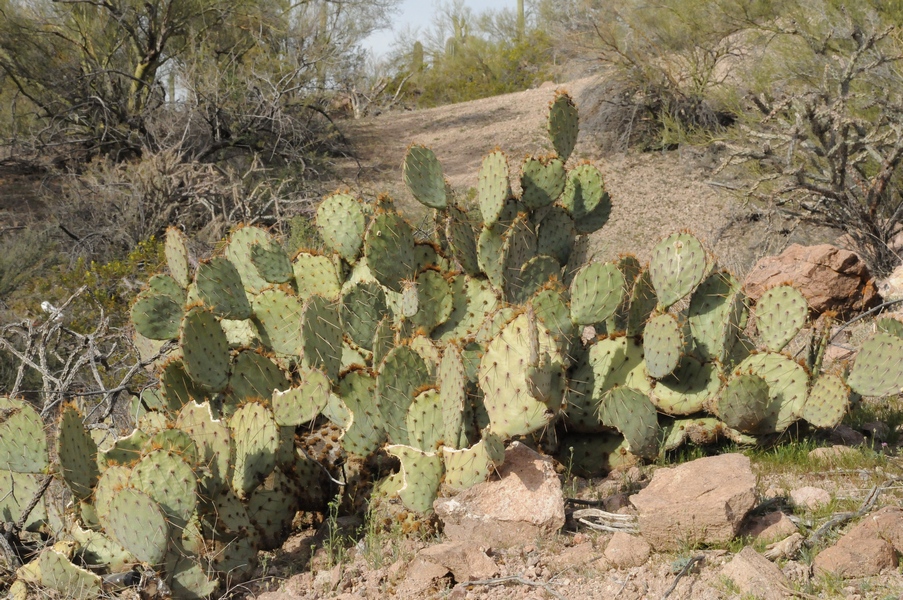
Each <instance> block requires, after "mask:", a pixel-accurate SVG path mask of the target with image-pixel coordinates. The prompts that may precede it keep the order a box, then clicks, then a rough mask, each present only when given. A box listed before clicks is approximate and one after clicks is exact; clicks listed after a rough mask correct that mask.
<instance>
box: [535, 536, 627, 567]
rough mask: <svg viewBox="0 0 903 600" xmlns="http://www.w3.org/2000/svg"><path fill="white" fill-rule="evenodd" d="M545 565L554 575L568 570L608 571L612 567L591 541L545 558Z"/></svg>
mask: <svg viewBox="0 0 903 600" xmlns="http://www.w3.org/2000/svg"><path fill="white" fill-rule="evenodd" d="M542 562H543V564H544V565H545V566H546V567H548V568H549V569H550V570H551V571H552V572H553V573H561V572H563V571H565V570H568V569H589V570H592V571H596V572H604V571H607V570H608V569H609V568H610V567H611V565H609V564H608V561H606V560H605V556H604V555H603V554H602V553H601V552H598V551H596V549H595V548H594V547H593V543H592V542H590V541H586V542H582V543H580V544H574V545H573V546H571V547H569V548H564V549H563V550H561V551H560V552H555V553H554V554H550V555H548V556H546V557H545V558H543V560H542Z"/></svg>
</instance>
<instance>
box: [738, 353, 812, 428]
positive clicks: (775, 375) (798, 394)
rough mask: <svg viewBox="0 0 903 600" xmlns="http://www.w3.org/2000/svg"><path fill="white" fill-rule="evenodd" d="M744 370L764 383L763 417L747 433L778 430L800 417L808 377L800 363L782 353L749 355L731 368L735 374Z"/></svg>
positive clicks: (804, 400) (807, 386) (805, 396)
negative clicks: (765, 386) (765, 384)
mask: <svg viewBox="0 0 903 600" xmlns="http://www.w3.org/2000/svg"><path fill="white" fill-rule="evenodd" d="M744 373H751V374H753V375H758V376H759V377H761V378H762V379H764V380H765V381H766V382H767V383H768V398H769V403H768V407H767V409H766V411H765V416H764V417H763V418H762V420H761V421H760V422H759V425H758V426H757V427H756V430H755V431H754V432H751V433H779V432H781V431H784V430H785V429H787V428H788V427H790V425H791V424H793V422H794V421H796V420H797V419H799V418H800V415H801V414H802V410H803V406H804V405H805V404H806V398H807V396H808V391H809V377H808V375H807V374H806V370H805V369H804V368H803V367H802V366H800V365H799V364H797V363H796V362H794V361H793V360H792V359H790V358H788V357H786V356H784V355H782V354H774V353H763V354H753V355H752V356H750V357H749V358H747V359H746V360H744V361H743V362H742V363H740V365H739V366H738V367H737V368H736V370H735V374H744Z"/></svg>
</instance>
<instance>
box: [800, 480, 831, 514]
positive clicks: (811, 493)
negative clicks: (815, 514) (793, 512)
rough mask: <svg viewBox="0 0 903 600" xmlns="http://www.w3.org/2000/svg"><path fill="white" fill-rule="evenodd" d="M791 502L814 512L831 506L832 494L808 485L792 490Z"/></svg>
mask: <svg viewBox="0 0 903 600" xmlns="http://www.w3.org/2000/svg"><path fill="white" fill-rule="evenodd" d="M790 501H791V502H793V504H794V505H796V506H800V507H803V508H808V509H810V510H812V509H816V508H818V507H820V506H825V505H826V504H829V503H830V502H831V494H829V493H828V492H827V490H823V489H822V488H818V487H813V486H811V485H807V486H805V487H801V488H796V489H795V490H790Z"/></svg>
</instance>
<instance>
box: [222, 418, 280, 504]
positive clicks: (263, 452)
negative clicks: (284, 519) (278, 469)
mask: <svg viewBox="0 0 903 600" xmlns="http://www.w3.org/2000/svg"><path fill="white" fill-rule="evenodd" d="M229 429H230V430H231V432H232V440H233V442H234V457H235V458H234V470H233V475H232V489H233V490H235V493H236V495H237V496H238V497H239V498H242V499H244V498H247V497H248V496H249V495H250V493H251V492H253V491H254V490H255V489H256V488H257V486H259V485H260V484H261V483H262V482H263V480H264V479H266V477H267V476H268V475H269V474H270V473H272V472H273V469H274V468H275V466H276V451H277V450H278V449H279V442H280V439H279V427H278V426H277V425H276V421H275V419H274V418H273V415H272V413H271V412H270V411H269V409H267V408H266V407H265V406H264V405H263V404H261V403H259V402H248V403H247V404H245V405H244V406H242V407H241V408H239V409H238V410H237V411H235V414H234V415H232V418H231V419H230V420H229Z"/></svg>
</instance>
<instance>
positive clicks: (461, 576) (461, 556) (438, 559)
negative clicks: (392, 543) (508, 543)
mask: <svg viewBox="0 0 903 600" xmlns="http://www.w3.org/2000/svg"><path fill="white" fill-rule="evenodd" d="M417 557H418V558H422V559H426V560H429V561H432V562H434V563H436V564H438V565H442V566H443V567H445V568H446V569H447V570H449V571H451V572H452V575H454V576H455V581H457V582H462V581H473V580H475V579H488V578H489V577H492V576H493V575H495V574H496V573H498V570H499V569H498V566H496V564H495V562H494V561H493V560H492V559H491V558H489V557H488V556H486V553H485V552H483V551H482V550H480V549H479V548H478V547H477V546H475V545H473V544H471V543H468V542H446V543H444V544H439V545H437V546H430V547H428V548H424V549H423V550H421V551H420V552H418V553H417Z"/></svg>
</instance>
